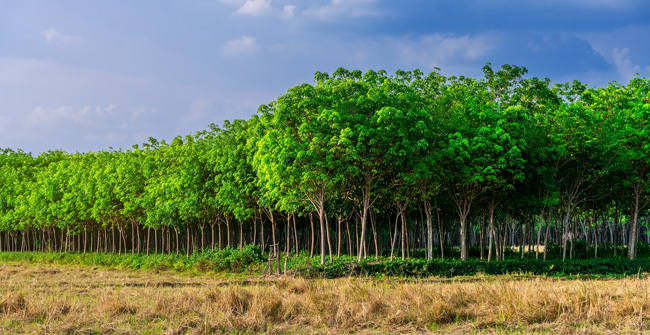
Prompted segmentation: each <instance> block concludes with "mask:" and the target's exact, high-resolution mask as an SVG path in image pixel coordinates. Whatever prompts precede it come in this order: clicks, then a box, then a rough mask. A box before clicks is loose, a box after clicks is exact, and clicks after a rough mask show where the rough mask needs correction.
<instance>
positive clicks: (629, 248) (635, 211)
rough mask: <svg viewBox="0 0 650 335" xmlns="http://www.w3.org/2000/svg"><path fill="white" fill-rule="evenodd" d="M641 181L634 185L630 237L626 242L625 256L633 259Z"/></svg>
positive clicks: (637, 232) (637, 226)
mask: <svg viewBox="0 0 650 335" xmlns="http://www.w3.org/2000/svg"><path fill="white" fill-rule="evenodd" d="M641 186H642V185H641V182H637V183H636V184H635V185H634V207H633V210H632V221H630V237H629V238H628V243H627V257H629V258H630V259H634V257H636V243H637V236H638V235H639V202H640V199H641V192H642V189H641Z"/></svg>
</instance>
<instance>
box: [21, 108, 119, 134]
mask: <svg viewBox="0 0 650 335" xmlns="http://www.w3.org/2000/svg"><path fill="white" fill-rule="evenodd" d="M115 108H116V106H115V105H109V106H106V107H101V106H84V107H82V108H74V107H72V106H70V105H63V106H59V107H55V108H47V107H44V106H38V107H36V108H34V110H32V111H31V113H29V115H28V117H27V120H26V121H27V126H28V127H38V128H49V129H51V128H55V127H57V126H60V125H61V124H73V125H77V126H84V127H90V128H100V127H102V126H103V125H105V124H106V119H108V118H110V116H111V114H112V112H113V111H114V110H115Z"/></svg>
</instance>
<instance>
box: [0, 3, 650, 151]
mask: <svg viewBox="0 0 650 335" xmlns="http://www.w3.org/2000/svg"><path fill="white" fill-rule="evenodd" d="M486 62H491V63H492V64H493V65H494V66H495V67H500V66H501V65H502V64H504V63H508V64H515V65H519V66H525V67H527V68H528V69H529V76H531V77H532V76H536V77H548V78H550V79H551V80H552V81H553V82H554V83H558V82H566V81H572V80H574V79H576V80H580V81H582V82H584V83H586V84H587V85H589V86H605V85H607V83H609V82H611V81H617V82H619V83H622V84H626V83H627V82H628V81H629V80H630V79H631V78H632V77H633V76H634V74H635V73H639V74H641V75H642V76H644V77H648V76H650V2H648V1H645V0H629V1H625V0H620V1H616V0H544V1H532V0H518V1H506V0H490V1H488V0H485V1H481V0H477V1H463V0H457V1H451V0H398V1H381V0H311V1H304V0H187V1H167V0H155V1H154V0H140V1H126V0H123V1H118V0H112V1H101V0H98V1H81V0H79V1H72V0H70V1H63V0H51V1H44V0H43V1H30V0H21V1H10V0H0V148H7V147H9V148H12V149H19V148H20V149H23V150H25V151H28V152H33V153H34V154H38V153H40V152H43V151H47V150H50V149H63V150H66V151H69V152H76V151H79V152H86V151H89V150H92V151H97V150H105V149H108V148H109V147H113V148H116V149H117V148H130V147H131V145H133V144H140V143H143V142H145V141H147V139H148V138H149V137H150V136H151V137H154V138H156V139H159V140H160V139H164V140H167V141H169V140H171V139H172V138H173V137H174V136H176V135H186V134H189V133H191V132H195V131H198V130H202V129H206V128H207V125H208V124H210V123H216V124H221V123H222V122H223V120H226V119H228V120H232V119H247V118H249V117H250V116H251V115H252V114H254V113H255V112H256V111H257V108H258V107H259V105H261V104H266V103H268V102H270V101H273V100H274V99H275V98H277V97H278V96H279V95H281V94H282V93H283V92H285V91H286V90H287V89H289V88H290V87H292V86H294V85H297V84H299V83H304V82H307V83H311V82H312V78H313V74H314V72H316V71H322V72H329V73H331V72H333V71H334V70H336V68H338V67H345V68H348V69H350V70H352V69H361V70H364V71H365V70H368V69H375V70H378V69H385V70H387V71H388V72H389V73H392V72H394V71H395V70H397V69H403V70H412V69H415V68H419V69H420V70H422V71H423V72H425V73H428V72H430V71H431V70H432V69H433V68H434V67H438V68H440V69H441V72H442V73H443V74H445V75H466V76H473V77H477V78H478V77H481V67H482V66H483V65H484V64H485V63H486Z"/></svg>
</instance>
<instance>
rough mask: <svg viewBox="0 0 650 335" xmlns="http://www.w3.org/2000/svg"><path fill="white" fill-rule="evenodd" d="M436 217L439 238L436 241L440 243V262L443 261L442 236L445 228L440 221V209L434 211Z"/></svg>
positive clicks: (443, 247)
mask: <svg viewBox="0 0 650 335" xmlns="http://www.w3.org/2000/svg"><path fill="white" fill-rule="evenodd" d="M436 215H437V217H438V235H439V236H440V238H439V239H438V240H439V242H440V260H443V261H444V260H445V246H444V243H445V242H444V236H445V229H444V228H445V226H444V223H443V222H442V219H441V218H440V209H438V210H437V211H436Z"/></svg>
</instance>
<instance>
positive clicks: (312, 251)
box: [309, 212, 316, 258]
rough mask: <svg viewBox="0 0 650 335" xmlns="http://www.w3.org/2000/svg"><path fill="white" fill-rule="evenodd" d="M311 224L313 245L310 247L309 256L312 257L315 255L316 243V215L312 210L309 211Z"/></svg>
mask: <svg viewBox="0 0 650 335" xmlns="http://www.w3.org/2000/svg"><path fill="white" fill-rule="evenodd" d="M309 224H310V227H311V230H310V233H311V245H310V247H309V257H310V258H312V257H314V244H316V233H315V232H314V217H313V215H312V212H309Z"/></svg>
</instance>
